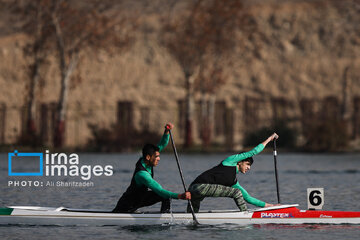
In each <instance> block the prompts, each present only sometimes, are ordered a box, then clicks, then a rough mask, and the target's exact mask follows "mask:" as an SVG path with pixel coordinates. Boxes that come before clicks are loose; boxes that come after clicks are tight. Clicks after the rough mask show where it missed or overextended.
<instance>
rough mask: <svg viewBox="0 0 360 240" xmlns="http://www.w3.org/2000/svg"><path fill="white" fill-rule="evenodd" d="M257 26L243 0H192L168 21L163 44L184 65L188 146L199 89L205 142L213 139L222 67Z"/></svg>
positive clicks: (221, 80)
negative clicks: (195, 99)
mask: <svg viewBox="0 0 360 240" xmlns="http://www.w3.org/2000/svg"><path fill="white" fill-rule="evenodd" d="M254 26H255V25H254V23H253V22H251V17H250V15H249V14H248V13H246V10H245V8H244V5H243V2H242V0H229V1H222V0H196V1H191V3H190V4H189V5H188V7H187V9H185V10H184V11H183V12H182V13H180V14H176V15H175V17H174V18H173V19H171V20H170V21H168V24H165V27H164V29H163V32H164V33H163V34H162V36H163V39H162V40H163V43H164V45H165V46H166V47H167V49H168V51H169V52H170V54H171V55H172V56H173V57H174V58H175V59H176V60H177V62H178V63H179V65H180V66H181V68H182V70H183V72H184V77H185V82H186V84H185V88H186V92H187V95H186V123H185V147H190V146H191V145H192V142H193V121H194V104H195V103H194V93H195V92H196V91H199V92H201V93H202V95H203V100H202V101H201V102H202V107H201V108H202V111H201V112H202V118H203V119H202V125H201V126H200V127H201V128H202V129H201V132H202V134H201V135H202V139H203V143H204V144H205V145H208V144H209V143H210V142H211V129H212V127H211V125H212V124H213V120H212V118H213V115H214V103H215V92H216V91H217V90H218V89H219V86H221V85H222V84H223V83H224V82H225V80H226V77H227V76H226V75H225V74H224V71H223V68H224V65H231V61H230V58H229V56H228V54H229V53H231V52H232V50H234V48H235V46H236V44H237V42H238V41H241V37H246V36H247V34H246V33H249V32H250V31H249V29H253V28H254ZM240 32H242V33H243V34H242V35H240V34H239V33H240ZM207 95H210V96H211V97H206V96H207ZM206 98H209V101H207V100H206ZM206 104H208V106H205V105H206Z"/></svg>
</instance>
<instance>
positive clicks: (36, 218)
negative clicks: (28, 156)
mask: <svg viewBox="0 0 360 240" xmlns="http://www.w3.org/2000/svg"><path fill="white" fill-rule="evenodd" d="M296 206H297V205H282V206H278V207H271V208H261V209H256V210H253V211H247V212H238V211H223V212H220V211H219V212H201V213H196V217H197V220H198V221H199V223H200V224H209V225H216V224H237V225H249V224H360V212H334V211H305V210H298V209H297V208H296ZM10 208H11V209H12V211H11V213H10V214H8V215H0V224H2V225H3V224H28V225H60V226H67V225H96V226H104V225H161V224H191V223H193V218H192V215H191V214H190V213H173V214H169V213H166V214H160V213H132V214H127V213H101V212H83V211H76V210H70V211H69V209H64V208H57V209H56V208H44V207H10ZM341 213H343V214H341Z"/></svg>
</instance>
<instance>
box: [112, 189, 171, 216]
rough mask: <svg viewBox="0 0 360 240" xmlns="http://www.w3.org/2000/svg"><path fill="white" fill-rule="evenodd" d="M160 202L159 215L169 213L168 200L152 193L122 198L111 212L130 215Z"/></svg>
mask: <svg viewBox="0 0 360 240" xmlns="http://www.w3.org/2000/svg"><path fill="white" fill-rule="evenodd" d="M158 202H161V209H160V212H161V213H168V212H170V199H169V198H168V199H165V198H162V197H160V196H159V195H157V194H156V193H154V192H153V191H147V192H144V193H143V194H142V195H141V197H137V198H132V197H125V196H122V197H121V198H120V199H119V201H118V203H117V204H116V207H115V208H114V210H113V211H112V212H114V213H132V212H135V211H136V210H137V209H138V208H141V207H146V206H151V205H154V204H155V203H158Z"/></svg>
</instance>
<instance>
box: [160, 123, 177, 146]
mask: <svg viewBox="0 0 360 240" xmlns="http://www.w3.org/2000/svg"><path fill="white" fill-rule="evenodd" d="M173 128H174V125H173V124H172V123H167V124H166V125H165V132H164V134H163V136H162V138H161V140H160V142H159V143H158V144H157V147H158V148H159V152H161V151H162V150H163V149H164V148H165V147H166V146H167V145H168V143H169V139H170V134H169V129H170V130H171V129H173Z"/></svg>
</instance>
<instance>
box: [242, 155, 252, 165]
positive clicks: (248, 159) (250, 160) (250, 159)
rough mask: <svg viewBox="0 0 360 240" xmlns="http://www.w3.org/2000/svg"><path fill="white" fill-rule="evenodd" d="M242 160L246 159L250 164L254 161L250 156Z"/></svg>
mask: <svg viewBox="0 0 360 240" xmlns="http://www.w3.org/2000/svg"><path fill="white" fill-rule="evenodd" d="M242 161H248V162H250V165H252V164H253V163H254V159H253V158H252V157H249V158H246V159H244V160H242Z"/></svg>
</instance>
